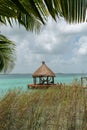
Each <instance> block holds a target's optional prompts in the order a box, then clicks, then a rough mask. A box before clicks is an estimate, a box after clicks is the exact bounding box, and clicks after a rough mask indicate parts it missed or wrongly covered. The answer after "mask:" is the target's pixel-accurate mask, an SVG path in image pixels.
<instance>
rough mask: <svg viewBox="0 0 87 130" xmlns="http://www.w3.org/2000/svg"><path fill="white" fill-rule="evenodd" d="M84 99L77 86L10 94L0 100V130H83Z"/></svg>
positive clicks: (86, 113)
mask: <svg viewBox="0 0 87 130" xmlns="http://www.w3.org/2000/svg"><path fill="white" fill-rule="evenodd" d="M86 99H87V91H86V90H85V89H83V88H81V87H80V86H79V87H78V86H77V87H76V86H62V87H61V89H60V88H57V87H52V88H49V89H47V90H41V91H39V90H36V91H35V90H33V91H32V92H20V91H11V92H9V93H8V94H7V95H6V96H5V97H3V99H1V101H0V130H86V129H87V100H86Z"/></svg>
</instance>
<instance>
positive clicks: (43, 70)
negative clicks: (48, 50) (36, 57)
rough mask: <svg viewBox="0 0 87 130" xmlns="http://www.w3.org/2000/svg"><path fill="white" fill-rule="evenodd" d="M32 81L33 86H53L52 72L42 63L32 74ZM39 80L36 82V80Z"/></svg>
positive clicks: (53, 75)
mask: <svg viewBox="0 0 87 130" xmlns="http://www.w3.org/2000/svg"><path fill="white" fill-rule="evenodd" d="M32 76H33V79H34V84H37V83H38V84H50V83H52V84H54V77H55V74H54V72H53V71H52V70H51V69H50V68H49V67H48V66H47V65H46V64H45V62H44V61H43V62H42V65H41V66H40V67H39V68H38V69H37V70H36V71H35V72H34V73H33V75H32ZM37 78H38V79H39V81H37V80H36V79H37Z"/></svg>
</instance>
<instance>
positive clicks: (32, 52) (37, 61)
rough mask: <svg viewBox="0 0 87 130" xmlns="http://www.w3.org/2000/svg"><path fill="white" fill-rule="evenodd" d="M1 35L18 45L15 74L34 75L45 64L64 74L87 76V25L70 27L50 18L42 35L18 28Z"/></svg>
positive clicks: (7, 30)
mask: <svg viewBox="0 0 87 130" xmlns="http://www.w3.org/2000/svg"><path fill="white" fill-rule="evenodd" d="M1 32H2V34H4V35H5V36H7V37H8V38H9V39H11V40H13V41H14V42H15V43H16V55H17V61H16V65H15V67H14V69H13V71H12V72H11V73H33V72H34V71H35V70H36V69H37V68H38V67H39V66H40V65H41V62H42V61H45V62H46V64H47V65H48V66H49V67H50V68H51V69H52V70H53V71H54V72H61V73H72V72H73V73H78V72H80V73H87V23H81V24H72V25H69V24H68V23H66V22H65V21H64V20H63V19H58V21H57V22H55V21H53V20H52V19H51V18H49V20H48V22H47V25H46V26H42V28H41V31H40V33H38V34H35V33H32V32H29V31H26V30H25V28H24V27H22V26H20V27H19V26H18V25H15V24H14V26H13V28H11V27H10V26H9V25H7V26H1Z"/></svg>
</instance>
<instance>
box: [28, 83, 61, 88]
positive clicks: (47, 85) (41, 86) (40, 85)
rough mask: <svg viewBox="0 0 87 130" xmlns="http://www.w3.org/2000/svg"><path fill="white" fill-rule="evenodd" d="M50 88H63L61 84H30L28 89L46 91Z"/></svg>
mask: <svg viewBox="0 0 87 130" xmlns="http://www.w3.org/2000/svg"><path fill="white" fill-rule="evenodd" d="M49 87H59V88H60V87H61V85H60V84H28V88H35V89H38V88H39V89H44V88H49Z"/></svg>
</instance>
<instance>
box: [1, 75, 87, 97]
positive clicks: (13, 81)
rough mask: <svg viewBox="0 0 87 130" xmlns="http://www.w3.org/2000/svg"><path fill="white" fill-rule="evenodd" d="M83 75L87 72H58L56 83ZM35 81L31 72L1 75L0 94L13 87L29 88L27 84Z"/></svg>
mask: <svg viewBox="0 0 87 130" xmlns="http://www.w3.org/2000/svg"><path fill="white" fill-rule="evenodd" d="M82 76H87V74H63V73H60V74H56V77H55V83H60V82H61V83H65V84H70V83H72V82H73V81H74V80H75V79H77V80H80V78H81V77H82ZM31 83H33V79H32V75H31V74H8V75H7V74H5V75H2V74H1V75H0V95H1V94H2V93H3V94H4V93H6V92H7V91H9V90H12V89H19V88H21V89H22V90H27V85H28V84H31Z"/></svg>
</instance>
